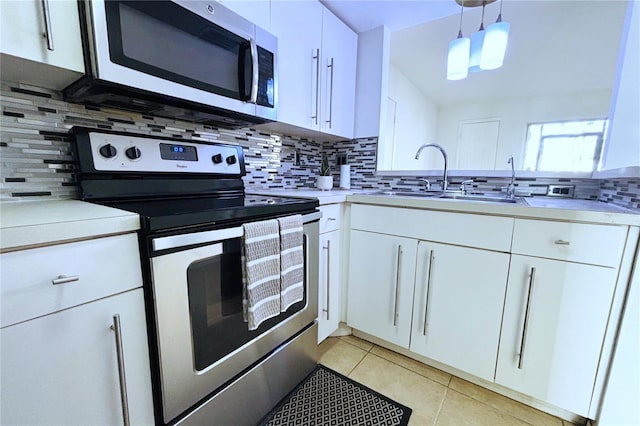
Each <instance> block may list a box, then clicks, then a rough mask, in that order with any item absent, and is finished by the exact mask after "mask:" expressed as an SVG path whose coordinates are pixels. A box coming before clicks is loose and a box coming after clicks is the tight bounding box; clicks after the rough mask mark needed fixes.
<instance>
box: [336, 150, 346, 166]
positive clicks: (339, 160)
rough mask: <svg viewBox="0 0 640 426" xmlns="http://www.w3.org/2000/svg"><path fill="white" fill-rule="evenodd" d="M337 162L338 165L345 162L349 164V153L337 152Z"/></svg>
mask: <svg viewBox="0 0 640 426" xmlns="http://www.w3.org/2000/svg"><path fill="white" fill-rule="evenodd" d="M336 163H337V165H338V166H342V165H343V164H347V154H345V153H341V154H336Z"/></svg>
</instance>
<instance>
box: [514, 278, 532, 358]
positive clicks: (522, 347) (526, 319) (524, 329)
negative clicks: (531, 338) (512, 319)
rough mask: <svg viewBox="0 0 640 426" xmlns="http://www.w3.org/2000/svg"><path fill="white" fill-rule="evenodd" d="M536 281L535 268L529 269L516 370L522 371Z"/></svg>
mask: <svg viewBox="0 0 640 426" xmlns="http://www.w3.org/2000/svg"><path fill="white" fill-rule="evenodd" d="M535 281H536V268H535V267H532V268H531V274H530V275H529V291H528V292H527V307H526V309H525V311H524V324H522V338H521V339H520V356H519V357H518V370H522V364H523V360H524V350H525V347H526V344H527V329H528V328H529V314H530V313H531V299H532V295H533V285H534V284H535Z"/></svg>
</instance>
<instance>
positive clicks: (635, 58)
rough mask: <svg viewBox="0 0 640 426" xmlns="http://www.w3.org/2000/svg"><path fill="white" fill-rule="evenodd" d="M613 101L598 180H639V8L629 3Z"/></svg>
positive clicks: (596, 175) (632, 2)
mask: <svg viewBox="0 0 640 426" xmlns="http://www.w3.org/2000/svg"><path fill="white" fill-rule="evenodd" d="M628 8H629V9H628V11H627V18H626V22H625V30H624V35H623V37H622V43H621V48H620V53H619V58H620V59H619V62H618V76H617V84H616V87H615V89H614V91H613V96H612V99H611V109H610V112H609V117H611V125H610V126H609V129H608V135H607V141H606V142H605V150H604V153H603V161H602V165H601V169H602V170H604V172H596V173H595V174H594V176H595V177H607V176H614V177H615V176H628V177H638V176H640V126H638V117H640V102H638V93H640V78H639V76H640V5H639V4H638V2H637V1H630V2H629V6H628Z"/></svg>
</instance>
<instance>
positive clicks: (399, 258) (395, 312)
mask: <svg viewBox="0 0 640 426" xmlns="http://www.w3.org/2000/svg"><path fill="white" fill-rule="evenodd" d="M401 263H402V245H399V246H398V256H397V259H396V288H395V291H394V292H395V300H394V302H393V326H394V327H395V326H396V325H398V289H399V288H400V264H401Z"/></svg>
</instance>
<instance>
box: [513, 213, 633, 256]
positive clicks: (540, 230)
mask: <svg viewBox="0 0 640 426" xmlns="http://www.w3.org/2000/svg"><path fill="white" fill-rule="evenodd" d="M626 236H627V227H626V226H614V225H595V224H586V223H567V222H550V221H543V220H528V219H516V223H515V226H514V234H513V248H512V252H513V253H514V254H525V255H530V256H538V257H546V258H549V259H558V260H568V261H571V262H579V263H588V264H592V265H602V266H609V267H612V268H617V267H618V266H619V264H620V257H621V256H622V251H623V250H624V244H625V240H626Z"/></svg>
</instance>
